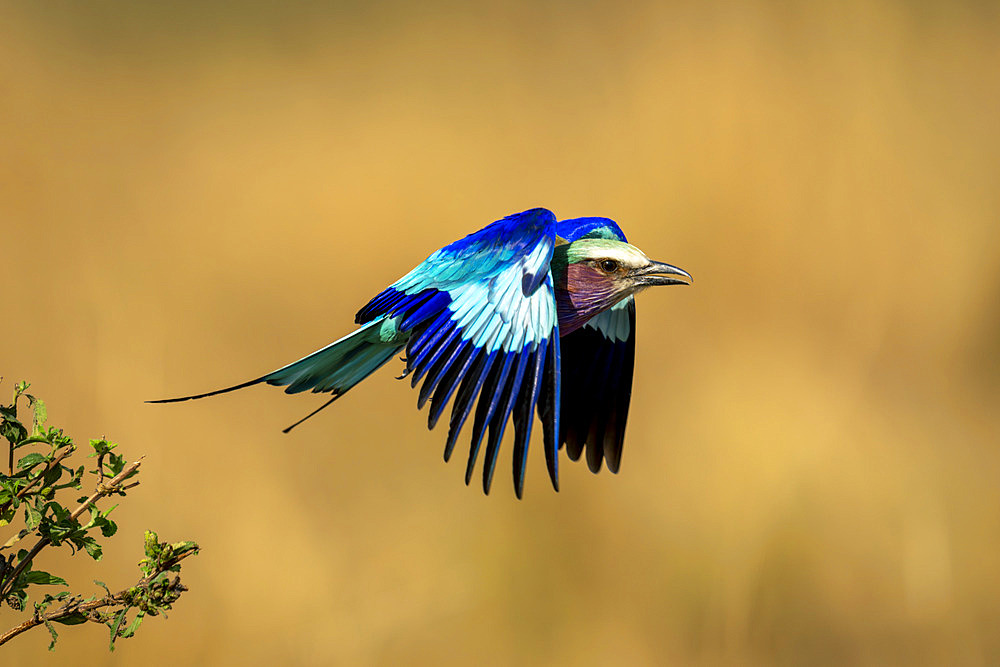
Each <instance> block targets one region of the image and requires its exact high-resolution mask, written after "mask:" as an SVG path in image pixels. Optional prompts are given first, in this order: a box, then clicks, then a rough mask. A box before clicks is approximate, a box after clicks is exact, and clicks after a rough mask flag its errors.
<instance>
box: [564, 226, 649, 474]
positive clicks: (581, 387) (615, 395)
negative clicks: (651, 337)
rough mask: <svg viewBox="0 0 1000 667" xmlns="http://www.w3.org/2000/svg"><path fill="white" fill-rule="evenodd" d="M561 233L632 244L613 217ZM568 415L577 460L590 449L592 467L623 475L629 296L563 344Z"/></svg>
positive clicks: (567, 435) (631, 320)
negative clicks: (603, 466) (621, 467)
mask: <svg viewBox="0 0 1000 667" xmlns="http://www.w3.org/2000/svg"><path fill="white" fill-rule="evenodd" d="M556 233H557V234H559V236H561V237H563V238H565V239H567V240H569V241H576V240H578V239H582V238H606V239H614V240H617V241H622V242H627V239H626V238H625V233H624V232H622V230H621V227H619V226H618V224H617V223H616V222H615V221H614V220H610V219H608V218H574V219H572V220H561V221H559V223H557V226H556ZM561 356H562V361H563V364H562V377H563V380H564V382H563V387H562V410H561V412H562V415H561V425H562V428H561V432H560V435H559V442H560V446H561V445H562V443H565V444H566V453H567V454H568V455H569V457H570V458H571V459H572V460H574V461H576V460H577V459H579V458H580V454H581V453H582V452H583V449H584V447H585V446H586V449H587V466H588V467H589V468H590V469H591V470H592V471H593V472H597V471H598V470H600V469H601V460H602V459H603V460H604V461H606V462H607V465H608V470H610V471H611V472H618V467H619V464H620V463H621V457H622V443H623V442H624V440H625V421H626V419H627V417H628V408H629V402H630V400H631V398H632V371H633V369H634V367H635V299H633V298H632V297H628V298H626V299H623V300H622V301H620V302H618V303H617V304H616V305H615V306H614V307H612V308H610V309H608V310H606V311H604V312H603V313H601V314H599V315H597V316H595V317H593V318H591V319H590V320H589V321H588V322H586V323H585V324H584V325H583V326H582V327H580V328H579V329H577V330H576V331H573V332H571V333H569V334H567V335H566V336H564V337H563V339H562V355H561Z"/></svg>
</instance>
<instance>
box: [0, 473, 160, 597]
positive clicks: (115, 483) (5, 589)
mask: <svg viewBox="0 0 1000 667" xmlns="http://www.w3.org/2000/svg"><path fill="white" fill-rule="evenodd" d="M141 463H142V457H140V458H139V459H138V460H137V461H134V462H133V463H130V464H129V465H127V466H125V468H124V469H123V470H122V471H121V472H120V473H118V474H117V475H115V476H114V478H112V480H111V481H110V482H108V483H106V484H105V483H101V484H98V485H97V490H96V491H94V493H92V494H91V495H90V497H89V498H87V499H86V500H84V501H83V502H82V503H81V504H80V506H79V507H77V508H76V509H75V510H73V512H72V513H71V514H70V515H69V516H70V518H71V519H77V518H78V517H79V516H80V515H81V514H83V512H84V510H86V509H87V508H88V507H90V506H91V505H92V504H93V503H94V502H96V501H97V500H99V499H101V498H103V497H104V496H110V495H111V494H112V493H115V492H116V491H121V490H123V488H122V487H121V483H122V482H123V481H124V480H125V478H126V477H128V476H129V475H131V474H132V473H133V472H134V471H135V470H136V469H137V468H138V467H139V465H140V464H141ZM133 486H135V484H131V485H129V486H128V487H125V488H131V487H133ZM50 542H51V540H49V538H47V537H42V538H40V539H39V540H38V542H36V543H35V546H33V547H32V548H31V551H29V552H28V555H27V556H25V557H24V558H23V559H22V560H21V562H20V563H18V564H17V567H15V568H14V571H13V572H12V573H11V574H10V575H9V577H8V578H7V580H6V581H4V582H3V585H2V587H0V600H3V599H4V598H6V597H7V594H8V593H9V592H10V589H11V588H12V587H13V586H14V582H15V581H17V578H18V577H19V576H20V575H21V572H23V571H24V568H26V567H27V566H28V565H29V564H30V563H31V561H32V560H33V559H34V558H35V556H37V555H38V552H39V551H41V550H42V549H44V548H45V547H47V546H48V545H49V543H50Z"/></svg>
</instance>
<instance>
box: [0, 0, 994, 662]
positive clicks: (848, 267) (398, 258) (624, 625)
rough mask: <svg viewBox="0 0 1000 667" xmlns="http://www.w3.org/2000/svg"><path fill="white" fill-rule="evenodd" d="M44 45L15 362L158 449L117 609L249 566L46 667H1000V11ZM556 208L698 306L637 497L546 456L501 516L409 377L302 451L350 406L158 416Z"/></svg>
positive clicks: (285, 22) (734, 11) (772, 13)
mask: <svg viewBox="0 0 1000 667" xmlns="http://www.w3.org/2000/svg"><path fill="white" fill-rule="evenodd" d="M0 18H2V19H3V20H2V22H0V25H3V26H4V28H3V29H2V30H3V33H4V34H3V39H2V40H0V90H2V91H3V100H4V102H3V104H2V105H0V114H2V115H0V121H2V123H3V128H4V131H3V135H2V136H3V139H2V141H0V209H2V211H3V218H2V220H3V221H2V223H0V224H2V227H0V243H2V247H3V249H4V252H3V262H2V265H0V279H2V281H3V284H4V285H5V286H6V290H5V296H4V312H5V314H6V318H5V327H4V330H5V334H4V336H3V339H2V341H3V346H2V348H3V359H2V364H0V372H2V373H3V374H4V376H5V377H6V378H7V379H8V380H12V379H19V378H22V377H23V378H27V379H29V380H31V381H33V382H34V387H35V390H36V391H37V393H39V394H40V395H42V396H43V397H45V398H46V399H47V400H48V401H49V403H50V405H51V411H50V414H51V417H52V419H53V420H54V421H55V422H56V423H58V424H60V425H64V426H66V428H67V429H68V431H69V432H70V433H71V434H73V435H74V436H76V437H77V438H79V439H84V438H86V437H90V436H97V435H100V434H105V435H107V436H108V437H109V438H112V439H115V440H118V441H120V442H122V443H123V446H124V447H125V451H126V452H130V453H133V454H138V453H145V454H146V455H147V461H148V463H147V466H146V472H145V473H144V475H145V476H146V477H145V481H144V484H143V486H142V487H141V488H140V490H139V491H140V492H139V493H138V494H137V495H136V496H135V499H134V500H132V501H131V502H130V503H129V504H128V505H126V506H125V507H123V508H122V514H121V516H120V517H119V521H120V522H121V531H120V532H119V536H118V537H117V538H116V539H115V541H114V543H113V546H112V547H111V548H109V549H108V552H109V553H108V556H107V557H106V563H105V564H104V568H105V569H104V570H103V571H102V573H101V574H102V577H101V578H104V579H106V580H108V581H109V583H111V584H112V585H114V584H113V583H112V582H115V581H118V579H119V578H120V579H121V580H122V581H125V580H127V578H128V575H127V571H128V570H127V568H130V567H132V562H133V561H134V560H136V559H137V558H138V546H139V537H138V536H139V535H140V533H141V530H142V529H143V528H145V527H152V528H155V529H157V530H159V531H160V533H161V535H162V536H163V537H166V538H170V539H180V538H193V539H197V540H198V541H199V542H201V543H202V545H203V546H204V547H205V551H204V554H203V555H201V556H199V558H198V559H197V560H195V561H191V562H190V564H189V566H188V570H189V572H188V574H187V575H186V578H187V579H188V584H189V586H190V587H191V588H192V592H191V593H190V594H189V596H187V598H186V599H185V600H183V601H182V604H181V605H180V606H179V607H178V609H177V610H176V611H175V613H174V614H173V615H172V616H171V618H170V620H169V621H168V622H166V623H151V624H149V627H148V628H146V627H144V628H143V633H142V635H140V636H139V637H138V638H137V639H136V640H135V641H132V642H129V643H126V644H124V645H123V646H122V647H121V648H120V649H119V651H118V652H117V653H116V654H115V655H113V656H108V655H107V654H106V652H105V651H104V644H103V641H102V636H101V632H100V631H99V630H98V629H94V628H90V629H85V630H82V631H79V632H76V633H73V632H69V631H67V632H66V633H64V636H65V639H64V641H63V642H62V643H61V644H60V647H59V650H58V652H57V653H56V654H54V655H52V656H46V657H44V658H43V657H42V654H43V653H44V648H43V647H44V642H45V641H46V640H45V638H43V637H41V636H36V637H26V638H24V639H22V640H20V643H19V644H17V645H13V646H12V648H10V649H9V650H7V653H6V655H5V658H6V657H7V656H10V659H11V661H12V662H13V661H17V660H21V661H24V660H29V661H30V662H32V663H39V662H42V661H44V660H47V661H48V662H52V663H56V664H58V663H62V662H70V661H71V660H72V661H74V662H79V661H80V659H81V658H80V657H79V656H82V657H83V658H82V659H83V661H84V662H86V663H87V664H100V663H102V662H103V663H106V664H119V663H121V664H132V663H134V662H136V661H137V660H139V659H142V660H143V661H145V662H148V663H149V664H160V663H163V664H167V663H172V662H177V661H181V662H184V663H194V664H198V663H201V664H208V663H211V664H236V663H240V664H243V663H246V662H250V663H257V664H265V663H269V662H274V661H278V660H281V661H282V662H287V663H290V664H329V663H340V664H354V663H385V664H400V663H404V664H441V663H452V662H455V663H461V662H465V663H469V662H473V663H477V664H478V663H485V664H511V663H515V662H520V663H529V664H552V663H566V664H608V663H618V662H625V661H629V662H633V663H640V664H642V663H645V664H663V663H707V664H715V663H718V664H733V663H771V662H781V663H799V664H801V663H806V664H816V663H832V664H843V663H844V662H850V663H880V664H884V663H886V662H890V663H900V662H913V661H920V662H931V663H949V664H959V663H960V664H990V663H995V662H997V661H998V659H1000V642H998V641H997V639H996V637H995V627H996V626H997V623H998V621H1000V562H998V558H997V556H996V553H997V550H998V547H1000V490H998V486H997V479H998V473H1000V456H998V453H997V443H998V442H1000V437H998V436H1000V414H998V410H997V405H998V399H1000V395H998V394H1000V391H998V390H1000V382H998V380H1000V369H998V360H1000V342H998V341H1000V307H998V304H1000V238H998V236H1000V232H998V225H997V221H998V218H1000V199H998V196H997V192H998V185H1000V183H998V174H1000V172H998V167H997V163H998V161H997V156H998V155H1000V125H998V124H997V117H998V111H1000V86H998V83H1000V82H998V76H1000V75H998V73H1000V48H998V47H997V43H998V42H997V40H996V35H997V34H998V29H1000V17H998V14H997V11H996V10H995V9H994V8H992V7H991V6H989V5H986V4H975V3H967V4H949V5H945V4H940V5H939V4H935V3H922V4H913V3H903V2H875V3H860V2H853V3H847V4H843V3H813V4H804V5H789V4H783V3H773V4H772V3H749V4H742V3H712V4H702V3H692V4H689V5H673V6H665V5H660V4H657V3H647V4H639V5H635V6H634V7H631V8H630V9H628V10H624V9H621V8H617V7H616V6H614V5H610V4H608V5H603V4H599V3H598V4H588V5H586V6H585V7H583V6H577V5H576V4H569V3H568V4H562V5H546V6H536V5H534V4H528V3H523V4H504V5H495V6H485V5H484V6H478V7H470V6H466V5H459V4H453V3H438V4H435V5H431V6H422V7H420V8H417V7H411V6H410V5H404V4H395V5H391V4H390V5H379V6H367V5H347V6H338V7H336V8H334V9H327V8H324V7H321V6H320V5H302V6H300V7H297V8H296V9H289V8H285V7H284V6H283V5H279V4H270V3H255V4H252V5H246V6H242V7H240V8H238V9H237V8H228V7H226V6H224V5H222V4H218V5H215V4H208V5H205V4H198V3H190V4H181V5H174V6H172V8H170V9H168V8H167V6H163V7H159V6H153V5H150V6H148V7H145V8H138V7H134V6H132V5H131V4H129V3H119V2H102V3H93V4H91V5H89V6H87V7H86V8H85V9H81V8H79V7H78V6H76V5H75V4H71V3H65V4H60V3H56V4H51V5H48V6H47V8H46V9H39V8H37V7H35V8H32V9H29V8H27V7H26V6H15V5H5V6H4V8H3V9H0ZM535 205H544V206H548V207H550V208H552V209H553V210H554V211H556V213H557V214H558V215H560V216H562V217H570V216H576V215H611V216H612V217H615V218H616V219H618V220H619V221H620V222H621V223H622V225H623V226H624V227H625V229H626V231H627V232H628V233H629V235H630V238H631V240H632V241H633V242H635V243H636V244H637V245H639V246H640V247H642V248H644V249H645V250H646V251H647V252H649V254H650V255H652V256H654V257H657V258H659V259H663V260H666V261H670V262H673V263H676V264H678V265H680V266H682V267H684V268H686V269H689V270H690V271H691V272H692V273H694V275H695V276H696V279H697V283H696V285H695V287H694V288H692V289H684V290H680V289H676V290H663V291H661V292H658V293H650V294H647V295H644V296H643V297H642V298H641V302H640V306H639V308H640V321H641V330H640V335H639V344H638V348H639V349H638V355H639V367H638V370H637V375H636V387H635V396H634V401H633V411H632V415H631V420H630V429H629V436H628V442H627V447H626V453H625V461H624V465H623V470H622V473H621V474H620V475H618V476H617V477H613V476H609V475H608V474H607V473H602V474H601V475H599V476H597V477H592V476H591V475H589V473H586V472H585V471H584V470H582V469H581V466H578V465H572V464H568V463H567V464H564V465H563V470H562V474H563V479H564V481H563V491H562V492H561V493H560V494H558V495H556V494H553V493H552V492H551V491H550V490H549V489H548V488H546V482H545V480H544V470H543V466H542V464H541V457H540V454H539V453H538V452H537V446H536V447H535V450H536V451H534V452H533V453H532V455H531V457H530V458H531V462H530V467H531V470H530V471H529V479H528V489H527V498H526V499H525V501H523V502H521V503H518V502H515V501H514V500H513V497H512V494H511V493H509V491H508V488H507V484H506V483H505V482H506V475H503V476H502V477H501V481H502V482H503V483H501V484H499V485H498V486H497V487H496V490H495V491H494V494H493V496H492V497H490V498H483V497H481V495H480V493H479V492H478V491H477V490H476V489H475V488H473V489H466V488H465V487H464V486H463V485H462V483H461V465H460V464H455V463H452V464H450V465H444V464H443V463H441V461H440V458H439V457H440V450H441V447H442V441H443V434H442V433H437V432H435V433H427V432H426V431H425V430H423V426H422V424H423V416H422V415H420V414H417V413H416V412H415V411H414V410H413V407H412V406H413V401H414V397H413V396H412V394H411V393H410V392H409V391H408V390H407V389H406V387H405V386H404V385H403V383H397V382H393V381H392V380H391V376H390V373H389V372H388V371H385V372H382V373H380V374H379V375H378V377H376V378H373V379H372V381H371V382H370V383H368V384H366V385H363V386H362V387H360V388H359V389H358V390H356V391H355V392H354V393H352V395H351V396H349V397H348V398H346V399H344V401H343V402H342V403H341V404H339V405H338V407H337V409H336V410H334V411H332V412H328V413H326V414H324V415H323V416H322V417H319V418H317V419H316V420H315V421H314V422H313V423H311V424H309V425H308V426H306V427H303V428H302V429H301V430H300V431H298V432H296V433H295V434H293V435H291V436H282V435H281V434H280V432H279V431H280V428H281V427H283V426H285V425H287V424H288V423H290V422H291V421H293V420H294V419H296V418H297V417H299V416H301V415H302V414H303V413H304V412H306V411H307V410H309V409H311V407H313V406H314V404H315V401H311V400H309V399H302V398H288V397H285V396H283V395H282V394H280V393H279V392H277V391H275V390H271V391H268V390H264V389H259V390H257V389H255V390H248V391H247V392H241V393H239V394H236V395H232V396H227V397H220V398H218V399H216V400H214V401H211V402H201V403H196V404H185V405H182V406H169V407H168V406H146V405H142V404H141V403H140V401H141V400H142V399H147V398H155V397H160V396H162V395H164V394H177V393H184V392H188V391H197V390H201V389H208V388H212V387H216V386H220V385H224V384H226V383H229V382H233V381H238V380H240V379H244V378H246V377H249V376H253V375H254V374H257V373H260V372H262V371H265V370H268V369H270V368H273V367H275V366H277V365H279V364H281V363H284V362H286V361H288V360H289V359H291V358H294V357H296V356H298V355H301V354H303V353H305V352H308V351H310V350H312V349H314V348H315V347H318V346H319V345H321V344H324V343H326V342H327V341H328V340H331V339H332V338H333V337H336V336H339V335H341V334H342V333H343V332H345V331H346V330H348V329H349V326H350V324H349V323H350V321H351V318H352V315H353V313H354V311H355V310H356V308H357V307H359V306H360V305H362V304H363V303H364V302H365V300H366V299H367V298H368V297H369V296H371V295H372V294H374V293H375V292H376V291H377V290H378V289H380V288H381V287H383V286H384V285H385V284H386V283H388V282H389V281H391V280H393V279H395V278H396V277H398V276H399V275H400V274H401V273H402V272H404V271H406V270H408V269H409V268H410V267H411V266H412V265H413V264H414V263H415V262H416V261H417V260H419V259H420V258H422V257H423V256H425V255H426V254H427V253H429V252H430V251H432V250H433V249H435V248H436V247H438V246H440V245H442V244H444V243H446V242H448V241H450V240H452V239H454V238H457V237H458V236H461V235H463V234H465V233H467V232H469V231H471V230H473V229H475V228H477V227H479V226H481V225H482V224H485V223H486V222H489V221H490V220H492V219H494V218H496V217H499V216H501V215H504V214H507V213H510V212H513V211H516V210H521V209H524V208H528V207H530V206H535ZM0 391H2V389H0ZM206 454H207V455H210V456H211V459H210V460H209V461H207V462H206V463H205V464H204V465H203V466H202V467H201V468H195V467H194V464H193V462H194V461H196V460H197V459H198V457H201V456H205V455H206ZM508 456H509V455H508ZM508 461H509V459H508ZM502 465H503V466H506V465H509V464H507V463H502ZM504 469H505V468H504ZM130 536H131V537H130ZM108 571H111V572H115V573H118V574H116V575H115V576H111V575H110V574H108ZM93 576H96V575H95V573H94V571H93V568H91V567H89V566H86V567H81V568H80V569H79V571H78V576H77V578H76V580H75V582H74V583H76V584H77V585H78V586H85V585H86V582H88V581H89V580H90V579H91V578H93ZM139 656H142V657H141V658H140V657H139Z"/></svg>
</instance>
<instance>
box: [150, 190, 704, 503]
mask: <svg viewBox="0 0 1000 667" xmlns="http://www.w3.org/2000/svg"><path fill="white" fill-rule="evenodd" d="M691 282H692V278H691V276H690V274H688V273H687V272H685V271H683V270H681V269H679V268H677V267H676V266H671V265H670V264H664V263H662V262H656V261H653V260H650V259H649V258H648V257H647V256H646V255H645V254H644V253H643V252H642V251H641V250H639V249H638V248H636V247H635V246H633V245H630V244H629V243H628V242H627V241H626V239H625V234H623V233H622V230H621V228H619V227H618V225H617V224H616V223H615V222H614V221H613V220H610V219H609V218H575V219H572V220H561V221H559V220H556V217H555V215H554V214H553V213H552V212H551V211H549V210H547V209H544V208H535V209H531V210H528V211H524V212H522V213H515V214H514V215H509V216H507V217H506V218H503V219H501V220H498V221H496V222H494V223H492V224H490V225H488V226H486V227H484V228H483V229H481V230H479V231H478V232H475V233H473V234H470V235H469V236H466V237H465V238H463V239H460V240H458V241H455V242H454V243H452V244H450V245H447V246H445V247H443V248H441V249H440V250H437V251H436V252H434V253H432V254H431V255H430V257H428V258H427V259H425V260H424V261H423V262H421V263H420V264H418V265H417V267H416V268H414V269H413V270H412V271H410V272H409V273H407V274H406V275H405V276H403V277H402V278H400V279H399V280H397V281H396V282H395V283H393V284H392V285H390V286H389V287H388V288H386V289H385V290H384V291H383V292H381V293H380V294H378V295H377V296H376V297H375V298H373V299H372V300H371V301H369V302H368V304H367V305H366V306H365V307H364V308H362V309H361V310H360V311H358V313H357V315H356V317H355V322H356V323H357V324H358V325H360V327H359V328H358V329H356V330H355V331H353V332H352V333H350V334H348V335H347V336H344V337H343V338H341V339H340V340H337V341H334V342H333V343H330V344H329V345H327V346H326V347H324V348H322V349H320V350H317V351H316V352H313V353H312V354H310V355H308V356H306V357H303V358H302V359H299V360H298V361H295V362H293V363H291V364H288V365H287V366H283V367H281V368H279V369H277V370H276V371H272V372H271V373H268V374H266V375H262V376H261V377H259V378H256V379H254V380H250V381H248V382H243V383H241V384H238V385H235V386H232V387H227V388H225V389H219V390H217V391H211V392H208V393H205V394H196V395H194V396H183V397H180V398H169V399H162V400H158V401H150V402H151V403H172V402H177V401H187V400H190V399H194V398H205V397H206V396H214V395H216V394H223V393H226V392H229V391H234V390H236V389H242V388H243V387H249V386H251V385H255V384H260V383H267V384H270V385H277V386H283V387H285V391H286V392H287V393H290V394H294V393H298V392H301V391H306V390H312V391H313V392H318V393H331V394H332V395H333V397H332V398H330V400H328V401H327V402H326V403H324V404H323V405H321V406H320V407H319V408H317V409H316V410H314V411H313V412H311V413H310V414H308V415H306V416H305V417H304V418H303V419H301V420H299V421H298V422H296V423H295V424H292V425H291V426H289V427H288V428H287V429H285V432H286V433H287V432H288V431H290V430H291V429H292V428H294V427H295V426H298V425H299V424H301V423H302V422H303V421H305V420H306V419H308V418H309V417H312V416H313V415H315V414H316V413H317V412H319V411H320V410H322V409H323V408H325V407H327V406H328V405H330V404H331V403H333V402H334V401H335V400H337V399H338V398H339V397H341V396H343V395H344V394H345V393H347V391H348V390H350V389H351V388H352V387H354V385H356V384H358V383H359V382H361V381H362V380H364V379H365V378H366V377H368V376H369V375H371V374H372V373H373V372H374V371H375V370H377V369H378V368H380V367H381V366H382V365H384V364H385V363H386V362H388V361H389V360H390V359H391V358H392V357H393V356H395V355H396V354H398V353H400V352H404V355H405V357H404V361H405V362H406V367H405V370H404V372H403V376H402V377H409V378H410V383H411V386H413V387H416V386H417V384H419V383H420V381H421V380H423V384H421V386H420V392H419V398H418V399H417V407H418V409H420V408H423V407H424V405H425V404H427V403H428V401H429V402H430V408H429V410H428V415H427V425H428V428H434V426H435V424H437V422H438V419H439V418H440V417H441V415H442V414H444V410H445V406H446V405H447V404H448V402H449V400H450V399H452V398H453V397H454V400H453V401H452V407H451V416H450V418H449V424H448V438H447V441H446V444H445V449H444V459H445V461H447V460H449V459H450V458H451V455H452V452H453V450H454V448H455V444H456V441H457V439H458V435H459V432H460V431H461V430H462V427H463V426H464V425H465V424H466V422H467V421H468V419H469V417H472V420H473V423H472V441H471V445H470V449H469V458H468V463H467V465H466V471H465V483H466V484H468V483H469V481H470V480H471V479H472V472H473V469H474V467H475V464H476V459H477V457H478V455H479V451H480V449H481V445H482V444H483V440H484V439H485V440H486V448H485V453H484V462H483V491H484V492H485V493H487V494H488V493H489V491H490V485H491V483H492V480H493V469H494V467H495V465H496V460H497V453H498V450H499V446H500V442H501V440H502V438H503V434H504V430H505V428H506V426H507V423H508V422H509V421H513V423H514V450H513V473H514V491H515V493H516V494H517V497H518V498H520V497H521V495H522V492H523V489H524V468H525V463H526V460H527V451H528V441H529V440H530V438H531V428H532V424H533V421H534V418H533V413H534V412H535V411H536V410H537V412H538V417H539V420H540V421H541V424H542V432H543V444H544V448H545V462H546V467H547V468H548V472H549V477H550V478H551V480H552V486H553V488H555V490H556V491H558V490H559V469H558V450H559V449H561V448H562V447H563V446H564V445H565V447H566V452H567V454H568V455H569V458H570V459H572V460H574V461H576V460H579V458H580V456H581V455H582V454H583V452H584V450H586V460H587V466H588V467H589V468H590V470H591V471H593V472H595V473H596V472H598V471H599V470H600V469H601V463H602V461H603V462H604V463H605V464H606V465H607V467H608V469H609V470H610V471H611V472H614V473H617V472H618V467H619V464H620V462H621V455H622V444H623V442H624V439H625V420H626V417H627V415H628V408H629V400H630V398H631V394H632V370H633V367H634V365H635V300H634V295H635V294H636V293H637V292H639V291H640V290H642V289H645V288H646V287H650V286H653V285H687V284H690V283H691ZM477 397H478V400H477Z"/></svg>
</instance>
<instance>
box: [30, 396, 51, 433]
mask: <svg viewBox="0 0 1000 667" xmlns="http://www.w3.org/2000/svg"><path fill="white" fill-rule="evenodd" d="M31 398H32V401H31V403H32V407H34V408H35V418H34V420H33V424H32V427H31V435H38V434H39V433H41V432H42V427H43V426H45V421H46V420H47V419H48V418H49V411H48V410H47V409H46V408H45V402H44V401H41V400H39V399H37V398H35V397H34V396H32V397H31Z"/></svg>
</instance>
